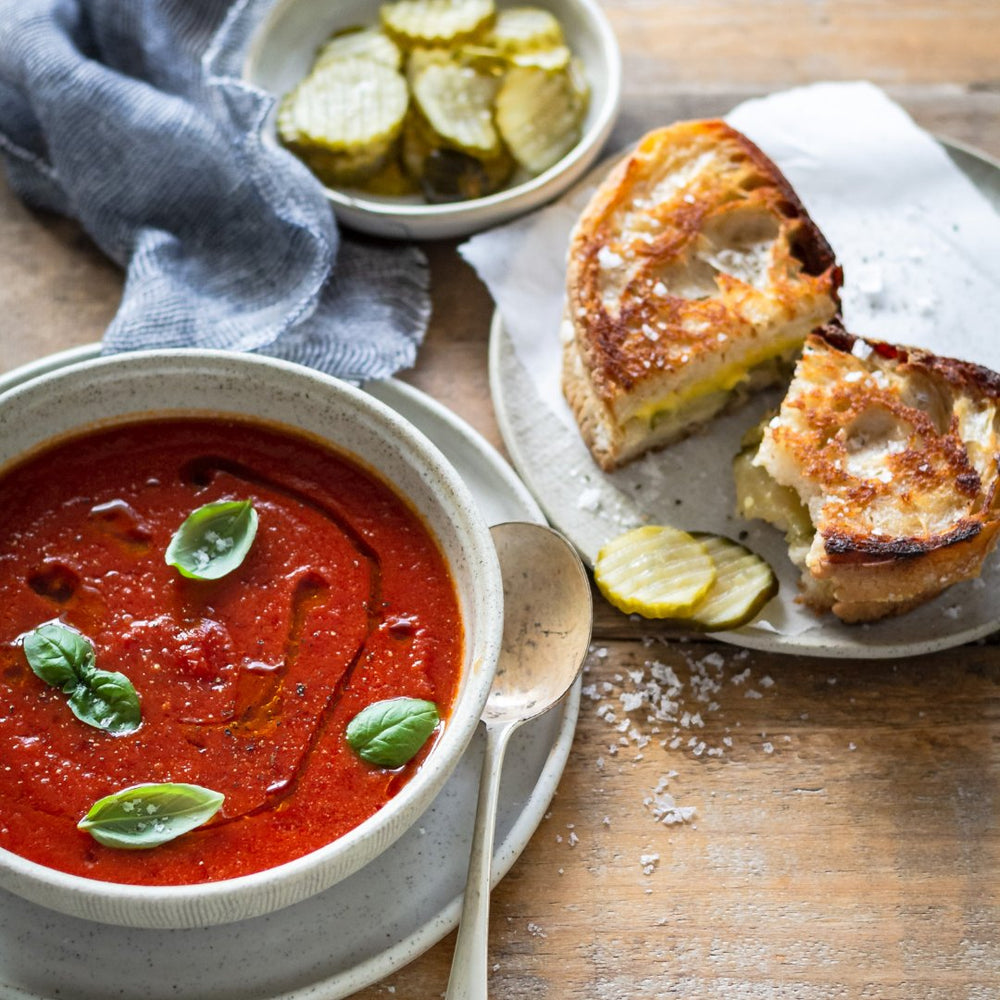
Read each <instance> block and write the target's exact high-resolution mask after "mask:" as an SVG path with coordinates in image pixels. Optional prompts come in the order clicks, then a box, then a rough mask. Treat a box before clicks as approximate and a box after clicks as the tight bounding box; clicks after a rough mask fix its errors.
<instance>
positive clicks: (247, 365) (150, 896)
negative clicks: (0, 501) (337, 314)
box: [0, 350, 503, 928]
mask: <svg viewBox="0 0 1000 1000" xmlns="http://www.w3.org/2000/svg"><path fill="white" fill-rule="evenodd" d="M206 415H209V416H215V415H221V416H225V415H229V416H234V417H236V418H243V419H252V420H253V421H257V422H260V423H262V424H266V425H274V426H277V427H279V428H280V427H284V428H287V429H290V430H291V431H293V432H295V431H298V432H302V433H304V434H305V435H306V436H308V437H311V438H313V439H318V440H319V441H320V442H322V443H324V444H326V445H328V446H330V447H331V448H333V449H334V450H335V451H339V452H341V453H346V454H347V455H348V456H350V457H353V459H354V460H355V462H357V463H359V464H361V465H362V466H364V467H367V468H368V469H370V470H373V471H374V472H375V473H376V474H377V476H378V477H379V478H381V479H382V480H383V481H384V482H386V483H388V484H389V485H390V486H391V487H392V488H393V489H394V491H395V492H396V493H397V495H399V496H402V497H403V498H405V499H406V500H407V501H408V502H409V504H410V506H411V507H412V508H413V509H415V510H416V512H417V513H418V514H419V515H420V516H421V518H422V519H423V521H424V523H425V525H426V526H427V527H428V528H429V530H430V532H431V534H432V535H433V536H434V538H435V539H436V541H437V543H438V546H439V548H440V550H441V552H442V553H443V555H444V557H445V561H446V563H447V565H448V568H449V570H450V573H451V576H452V579H453V582H454V586H455V590H456V592H457V597H458V605H459V611H460V615H461V619H462V625H463V628H464V642H463V646H462V662H461V667H460V674H459V679H458V685H457V691H456V694H455V697H454V701H453V704H452V707H451V711H450V712H449V713H448V715H447V718H446V722H445V724H444V727H443V731H442V732H441V733H440V735H439V736H438V738H437V740H436V742H435V743H434V745H433V746H432V747H431V749H430V751H429V752H428V754H427V756H426V758H425V759H424V760H422V762H421V763H420V766H419V767H418V768H417V769H416V770H415V773H414V774H413V775H412V776H411V777H410V778H409V780H408V781H406V783H405V784H403V785H402V788H401V789H400V790H399V791H398V792H397V793H396V794H395V795H394V797H392V798H390V799H389V801H388V802H387V803H386V804H385V805H383V806H382V807H381V808H380V809H378V810H377V811H376V812H375V813H374V814H373V815H371V816H370V817H369V818H368V819H367V820H364V821H363V822H362V823H361V824H360V825H358V826H356V827H355V828H354V829H353V830H350V831H349V832H348V833H346V834H344V835H343V836H341V837H340V838H339V839H336V840H334V841H333V842H331V843H329V844H327V845H325V846H323V847H321V848H319V849H318V850H314V851H312V852H311V853H308V854H306V855H304V856H301V857H298V858H296V859H294V860H292V861H288V862H286V863H284V864H279V865H277V866H276V867H272V868H269V869H266V870H264V871H260V872H257V873H253V874H248V875H242V876H239V877H235V878H228V879H223V880H221V881H209V882H203V883H200V884H189V885H170V886H144V885H126V884H119V883H117V882H110V881H97V880H95V879H91V878H86V877H82V876H79V875H70V874H66V873H64V872H61V871H57V870H55V869H52V868H49V867H46V866H43V865H41V864H38V863H36V862H33V861H29V860H26V859H25V858H23V857H21V856H19V855H16V854H13V853H11V852H10V851H7V850H2V849H0V887H3V888H4V889H8V890H10V891H11V892H14V893H16V894H18V895H20V896H23V897H25V898H26V899H29V900H32V901H33V902H36V903H39V904H41V905H43V906H47V907H49V908H51V909H55V910H58V911H60V912H62V913H67V914H70V915H72V916H76V917H81V918H84V919H88V920H95V921H100V922H104V923H111V924H118V925H123V926H133V927H156V928H182V927H187V928H190V927H200V926H205V925H210V924H220V923H226V922H231V921H236V920H242V919H245V918H248V917H253V916H258V915H261V914H265V913H268V912H271V911H273V910H277V909H279V908H281V907H284V906H288V905H290V904H292V903H295V902H298V901H300V900H303V899H305V898H306V897H308V896H311V895H313V894H315V893H317V892H320V891H321V890H323V889H325V888H327V887H329V886H331V885H333V884H334V883H336V882H338V881H340V880H341V879H344V878H345V877H347V876H348V875H350V874H352V873H353V872H355V871H357V870H358V869H359V868H361V867H362V866H363V865H365V864H367V863H368V862H369V861H371V860H372V859H373V858H375V857H376V856H377V855H379V854H381V853H382V852H383V851H385V850H386V848H388V847H389V846H390V845H391V844H392V843H393V842H394V841H395V840H396V839H397V838H399V837H400V836H401V835H402V834H403V833H404V832H405V831H406V830H407V829H408V828H409V827H410V826H411V825H412V824H413V823H414V822H415V821H416V820H417V818H418V817H419V816H420V815H421V814H422V813H423V812H424V810H425V809H426V808H427V807H428V806H429V805H430V803H431V802H432V801H433V799H434V798H435V796H436V795H437V793H438V792H439V791H440V790H441V788H442V787H443V786H444V784H445V782H446V781H447V779H448V778H449V776H450V775H451V773H452V771H453V770H454V768H455V766H456V765H457V763H458V761H459V760H460V758H461V757H462V755H463V753H464V752H465V750H466V748H467V747H468V745H469V743H470V741H471V739H472V736H473V734H474V732H475V730H476V727H477V725H478V723H479V718H480V714H481V712H482V709H483V706H484V704H485V701H486V697H487V694H488V693H489V687H490V683H491V679H492V675H493V671H494V669H495V665H496V659H497V655H498V651H499V648H500V641H501V637H502V630H503V586H502V581H501V577H500V569H499V564H498V561H497V556H496V551H495V549H494V547H493V544H492V541H491V538H490V533H489V528H488V526H487V524H486V522H485V520H484V519H483V517H482V515H481V513H480V511H479V508H478V506H477V504H476V503H475V501H474V499H473V497H472V495H471V494H470V492H469V491H468V489H467V487H466V486H465V484H464V483H463V481H462V480H461V478H460V477H459V475H458V473H457V472H456V471H455V470H454V469H453V468H452V466H451V465H450V464H449V463H448V461H447V460H446V459H445V458H444V456H443V455H441V453H440V452H439V451H438V450H437V448H436V447H435V446H434V445H432V444H431V443H430V442H429V441H428V440H427V439H426V438H425V437H424V436H423V435H422V434H420V433H419V432H418V431H417V430H416V429H415V428H413V427H412V426H411V425H410V424H408V423H407V422H406V421H405V420H404V419H403V418H402V417H400V416H398V415H397V414H396V413H395V412H393V411H392V410H391V409H390V408H389V407H387V406H385V405H384V404H382V403H380V402H379V401H378V400H376V399H374V398H372V397H371V396H369V395H367V394H365V393H362V392H360V391H359V390H357V389H355V388H353V387H351V386H349V385H346V384H345V383H342V382H339V381H337V380H336V379H333V378H330V377H328V376H326V375H322V374H320V373H317V372H315V371H311V370H309V369H306V368H302V367H300V366H297V365H291V364H287V363H285V362H281V361H276V360H272V359H268V358H262V357H256V356H251V355H243V354H235V353H231V352H213V351H195V350H190V351H189V350H180V351H166V350H165V351H148V352H136V353H134V354H123V355H117V356H113V357H107V358H97V359H94V360H91V361H84V362H80V363H77V364H72V365H69V366H68V367H65V368H62V369H60V370H58V371H55V372H51V373H49V374H44V375H41V376H39V377H38V378H35V379H33V380H31V381H30V382H28V383H26V384H24V385H22V386H20V387H18V388H15V389H12V390H10V391H9V392H7V393H5V394H3V395H2V396H0V469H4V468H6V467H8V466H9V465H10V464H11V463H12V462H16V461H18V460H19V458H21V457H22V456H25V455H27V454H30V453H31V452H33V451H36V450H37V449H39V448H41V447H44V446H45V445H46V444H47V443H49V442H52V441H58V440H59V439H60V438H64V437H66V436H67V435H70V434H73V433H76V432H79V431H82V430H85V429H87V428H90V427H95V426H104V425H107V424H108V423H115V422H121V421H125V420H128V419H137V418H144V417H152V416H158V417H159V416H164V417H171V416H173V417H178V416H181V417H183V416H206ZM4 641H9V637H5V639H4Z"/></svg>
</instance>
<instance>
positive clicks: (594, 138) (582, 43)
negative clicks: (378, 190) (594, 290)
mask: <svg viewBox="0 0 1000 1000" xmlns="http://www.w3.org/2000/svg"><path fill="white" fill-rule="evenodd" d="M517 2H518V0H498V3H499V6H501V7H503V6H515V5H516V3H517ZM538 2H539V3H540V4H541V5H542V6H543V7H547V8H548V9H550V10H551V11H552V13H553V14H555V16H556V17H557V18H558V19H559V23H560V24H561V25H562V28H563V33H564V34H565V36H566V39H567V41H568V43H569V46H570V48H571V49H572V50H573V52H574V54H575V55H577V56H578V57H579V58H580V60H581V61H582V63H583V68H584V72H585V74H586V76H587V81H588V83H589V85H590V102H589V104H588V108H587V115H586V118H585V120H584V123H583V134H582V136H581V138H580V141H579V142H578V143H577V144H576V146H574V148H573V149H572V150H570V152H569V153H567V154H566V155H565V156H564V157H563V158H562V159H561V160H560V161H559V162H558V163H556V164H554V165H553V166H552V167H550V168H549V169H548V170H546V171H544V172H543V173H541V174H539V175H538V176H537V177H532V178H531V179H529V180H525V181H523V182H522V183H518V184H514V185H511V186H510V187H508V188H505V189H504V190H502V191H498V192H497V193H496V194H491V195H489V196H487V197H485V198H475V199H472V200H470V201H462V202H452V203H449V204H444V205H429V204H427V203H425V202H424V201H423V199H422V198H419V197H417V196H408V197H404V198H390V197H379V196H377V195H371V194H366V193H364V192H361V191H352V190H350V189H347V188H326V196H327V198H328V199H329V201H330V204H331V205H332V206H333V211H334V213H335V214H336V216H337V218H338V219H339V220H340V221H341V222H342V223H344V224H345V225H347V226H351V227H352V228H354V229H358V230H361V231H362V232H365V233H373V234H374V235H376V236H387V237H390V238H393V239H418V240H434V239H443V238H447V237H453V236H464V235H467V234H469V233H473V232H477V231H479V230H481V229H486V228H487V227H489V226H495V225H498V224H499V223H501V222H504V221H506V220H508V219H512V218H513V217H514V216H515V215H520V214H521V213H522V212H527V211H530V210H531V209H534V208H538V206H540V205H543V204H545V202H547V201H550V200H551V199H553V198H555V197H557V196H558V195H559V194H561V193H562V192H563V191H565V190H566V189H567V188H568V187H570V186H571V185H572V184H573V183H575V182H576V181H577V180H578V179H579V178H580V177H582V176H583V174H584V173H585V172H586V170H587V168H588V167H589V166H590V165H591V163H593V161H594V159H595V158H596V157H597V155H598V154H599V153H600V151H601V148H602V146H603V145H604V142H605V140H606V139H607V137H608V135H609V133H610V132H611V129H612V127H613V125H614V121H615V117H616V115H617V113H618V106H619V102H620V99H621V56H620V54H619V51H618V43H617V41H616V39H615V36H614V32H613V31H612V30H611V26H610V24H609V23H608V21H607V18H606V17H605V15H604V12H603V11H602V9H601V7H600V5H599V4H598V3H596V2H595V0H538ZM380 6H381V0H339V2H337V3H329V2H327V0H280V2H279V3H277V4H275V6H274V9H273V10H272V11H271V12H270V13H269V15H268V16H267V18H266V19H265V20H264V21H263V23H262V24H261V26H260V28H259V29H258V30H257V32H256V33H255V35H254V37H253V39H252V40H251V43H250V46H249V49H248V52H247V57H246V62H245V65H244V67H243V78H244V79H245V80H246V81H248V82H249V83H251V84H253V85H254V86H257V87H260V88H261V89H263V90H265V91H268V92H269V93H271V94H274V95H277V96H279V97H280V96H281V95H283V94H286V93H288V91H290V90H291V89H292V88H293V87H294V86H295V85H296V84H297V83H298V82H299V81H300V80H301V79H302V78H303V77H304V76H305V75H306V74H307V73H308V71H309V67H310V66H311V64H312V61H313V59H314V58H315V55H316V49H317V47H318V45H319V43H320V42H322V41H323V40H324V39H325V38H327V37H328V36H329V35H330V34H332V33H333V32H334V31H335V30H338V29H342V28H345V27H351V26H354V25H371V24H376V23H377V21H378V10H379V7H380ZM263 135H264V139H265V141H267V142H272V143H273V142H277V139H276V138H275V128H274V115H273V114H272V115H271V116H270V117H269V119H268V120H267V122H265V124H264V130H263Z"/></svg>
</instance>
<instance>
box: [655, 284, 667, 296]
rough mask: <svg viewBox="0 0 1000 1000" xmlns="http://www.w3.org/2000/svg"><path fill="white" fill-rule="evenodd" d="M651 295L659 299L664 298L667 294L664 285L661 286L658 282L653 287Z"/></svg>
mask: <svg viewBox="0 0 1000 1000" xmlns="http://www.w3.org/2000/svg"><path fill="white" fill-rule="evenodd" d="M653 294H654V295H659V296H661V297H662V296H664V295H666V294H667V286H666V285H665V284H663V282H662V281H658V282H657V283H656V284H655V285H653Z"/></svg>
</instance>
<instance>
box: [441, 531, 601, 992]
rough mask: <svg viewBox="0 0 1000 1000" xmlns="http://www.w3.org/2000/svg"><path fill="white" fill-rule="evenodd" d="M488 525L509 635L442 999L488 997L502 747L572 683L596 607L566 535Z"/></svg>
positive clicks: (493, 697)
mask: <svg viewBox="0 0 1000 1000" xmlns="http://www.w3.org/2000/svg"><path fill="white" fill-rule="evenodd" d="M491 532H492V534H493V542H494V544H495V545H496V549H497V555H498V556H499V557H500V570H501V574H502V576H503V596H504V629H503V643H502V647H501V650H500V659H499V662H498V664H497V672H496V676H495V677H494V679H493V686H492V688H491V689H490V694H489V698H488V699H487V701H486V708H485V709H484V710H483V722H484V723H485V724H486V756H485V758H484V760H483V773H482V777H481V779H480V786H479V802H478V804H477V806H476V825H475V829H474V831H473V837H472V853H471V855H470V857H469V875H468V881H467V882H466V886H465V898H464V900H463V903H462V920H461V924H460V926H459V929H458V940H457V941H456V943H455V954H454V957H453V958H452V962H451V975H450V976H449V980H448V992H447V993H446V994H445V1000H486V949H487V938H488V933H487V932H488V929H489V907H490V863H491V861H492V859H493V836H494V832H495V829H496V818H497V797H498V792H499V789H500V770H501V766H502V764H503V756H504V752H505V751H506V749H507V742H508V740H509V739H510V736H511V733H513V732H514V730H515V729H517V728H518V726H520V725H522V724H523V723H525V722H527V721H528V720H529V719H534V718H535V717H536V716H538V715H541V714H542V713H543V712H545V711H546V710H548V709H549V708H551V707H552V706H553V705H555V704H556V702H558V701H559V699H560V698H562V696H563V695H564V694H565V693H566V692H567V691H568V690H569V689H570V688H571V687H572V686H573V682H574V681H575V680H576V678H577V675H578V674H579V672H580V667H581V665H582V664H583V657H584V655H585V653H586V652H587V646H588V644H589V642H590V628H591V621H592V614H593V609H592V605H591V599H590V583H589V581H588V579H587V573H586V571H585V570H584V568H583V564H582V563H581V562H580V559H579V557H578V556H577V554H576V552H575V551H574V550H573V548H572V547H571V546H570V544H569V543H568V542H567V541H566V539H564V538H563V537H562V535H560V534H558V533H557V532H555V531H553V530H552V529H551V528H547V527H544V526H542V525H539V524H529V523H527V522H512V523H509V524H498V525H496V526H495V527H493V528H492V529H491Z"/></svg>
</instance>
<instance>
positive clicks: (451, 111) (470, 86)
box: [413, 62, 500, 158]
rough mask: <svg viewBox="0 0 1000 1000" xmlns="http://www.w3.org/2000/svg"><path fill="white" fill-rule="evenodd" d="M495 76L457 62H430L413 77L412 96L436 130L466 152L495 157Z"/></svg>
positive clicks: (498, 147)
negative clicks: (478, 71)
mask: <svg viewBox="0 0 1000 1000" xmlns="http://www.w3.org/2000/svg"><path fill="white" fill-rule="evenodd" d="M496 91H497V80H496V78H495V77H494V76H492V75H488V74H484V73H477V72H476V71H475V70H474V69H472V68H471V67H468V66H460V65H459V64H457V63H453V62H448V63H431V64H430V65H428V66H426V67H425V68H424V70H423V72H421V73H420V74H419V75H418V76H417V77H416V79H415V80H414V81H413V100H414V103H415V104H416V106H417V108H418V109H419V111H420V113H421V114H422V115H423V117H424V119H425V121H426V122H427V123H428V124H429V125H430V127H431V129H432V130H433V132H434V133H435V134H436V135H437V136H439V137H440V138H441V139H442V140H443V141H444V143H445V144H446V145H449V146H452V147H453V148H455V149H458V150H460V151H461V152H464V153H470V154H472V155H478V156H482V157H486V158H489V157H494V156H497V155H498V154H499V153H500V136H499V135H498V134H497V130H496V129H495V128H494V127H493V110H492V109H493V98H494V96H495V94H496Z"/></svg>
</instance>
